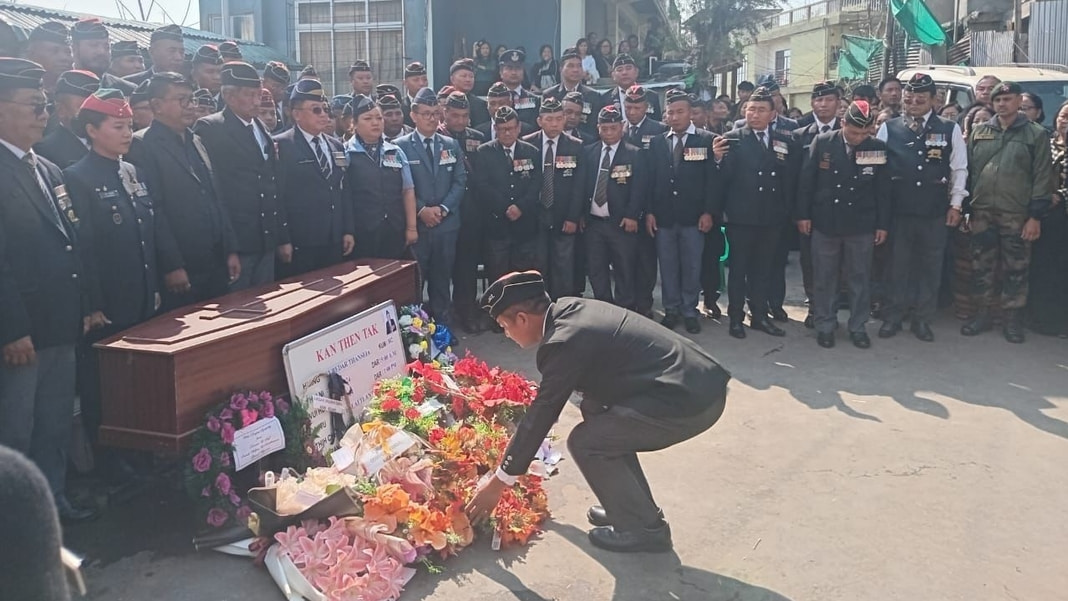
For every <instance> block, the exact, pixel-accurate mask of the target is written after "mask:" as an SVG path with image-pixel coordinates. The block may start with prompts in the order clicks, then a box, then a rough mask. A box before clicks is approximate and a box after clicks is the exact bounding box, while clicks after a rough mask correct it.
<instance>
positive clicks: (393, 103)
mask: <svg viewBox="0 0 1068 601" xmlns="http://www.w3.org/2000/svg"><path fill="white" fill-rule="evenodd" d="M437 104H438V98H437V96H435V97H434V105H435V106H436V105H437ZM378 108H380V109H382V110H383V111H388V110H393V109H400V108H402V107H401V103H400V100H398V99H397V96H396V95H395V94H379V96H378Z"/></svg>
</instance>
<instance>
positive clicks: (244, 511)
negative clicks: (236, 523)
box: [235, 505, 252, 524]
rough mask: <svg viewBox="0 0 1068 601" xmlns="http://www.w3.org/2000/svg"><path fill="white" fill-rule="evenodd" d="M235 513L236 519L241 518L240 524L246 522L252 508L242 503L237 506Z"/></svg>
mask: <svg viewBox="0 0 1068 601" xmlns="http://www.w3.org/2000/svg"><path fill="white" fill-rule="evenodd" d="M235 515H237V519H239V520H241V523H242V524H247V523H248V516H250V515H252V508H250V507H249V506H248V505H242V506H241V507H238V508H237V512H236V513H235Z"/></svg>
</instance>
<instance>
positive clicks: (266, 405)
mask: <svg viewBox="0 0 1068 601" xmlns="http://www.w3.org/2000/svg"><path fill="white" fill-rule="evenodd" d="M260 413H262V414H263V417H264V418H266V419H271V418H272V417H274V403H272V402H271V401H269V400H267V401H264V402H263V409H262V410H261V411H260Z"/></svg>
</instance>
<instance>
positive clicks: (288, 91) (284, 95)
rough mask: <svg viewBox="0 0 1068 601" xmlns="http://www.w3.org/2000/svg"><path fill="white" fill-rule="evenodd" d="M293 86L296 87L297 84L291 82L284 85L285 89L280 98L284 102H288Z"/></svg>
mask: <svg viewBox="0 0 1068 601" xmlns="http://www.w3.org/2000/svg"><path fill="white" fill-rule="evenodd" d="M297 81H300V80H297ZM295 87H297V84H295V83H291V84H289V85H288V86H286V89H285V91H283V92H282V99H283V100H285V101H286V102H289V96H290V94H292V93H293V88H295Z"/></svg>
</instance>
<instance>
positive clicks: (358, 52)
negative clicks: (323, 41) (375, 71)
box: [334, 30, 370, 94]
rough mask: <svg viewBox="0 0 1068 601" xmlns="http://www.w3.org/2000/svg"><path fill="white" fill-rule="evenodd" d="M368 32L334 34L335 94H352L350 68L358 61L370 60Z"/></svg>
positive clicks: (339, 32) (340, 32)
mask: <svg viewBox="0 0 1068 601" xmlns="http://www.w3.org/2000/svg"><path fill="white" fill-rule="evenodd" d="M369 58H370V57H368V55H367V32H366V31H362V30H361V31H338V32H335V33H334V78H335V79H334V81H336V82H337V86H336V88H335V89H334V94H350V93H352V88H351V87H350V86H349V67H351V66H352V63H354V62H356V60H357V59H365V60H369Z"/></svg>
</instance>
